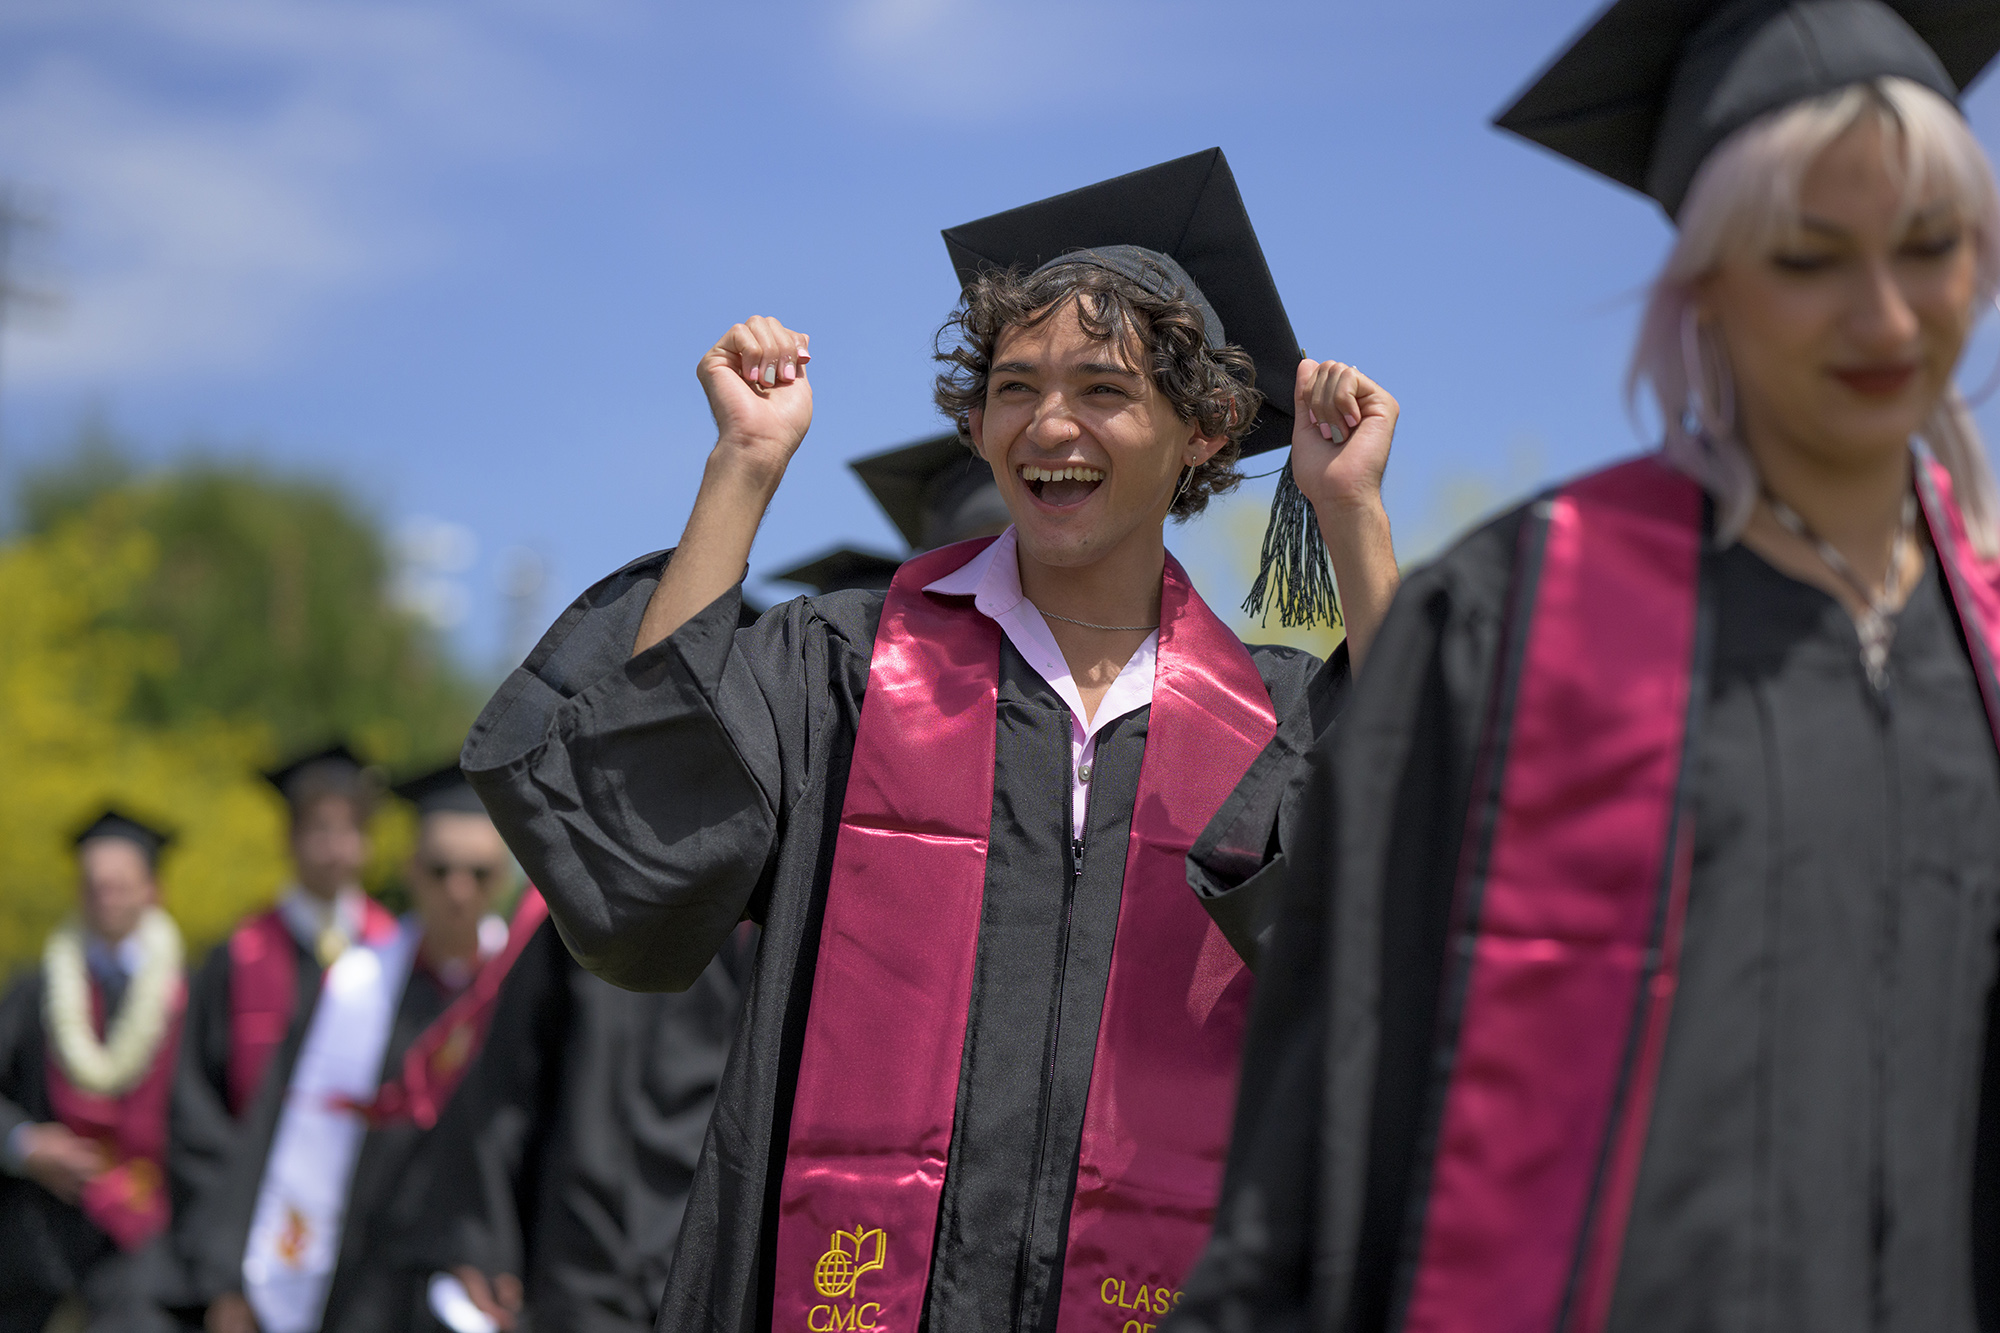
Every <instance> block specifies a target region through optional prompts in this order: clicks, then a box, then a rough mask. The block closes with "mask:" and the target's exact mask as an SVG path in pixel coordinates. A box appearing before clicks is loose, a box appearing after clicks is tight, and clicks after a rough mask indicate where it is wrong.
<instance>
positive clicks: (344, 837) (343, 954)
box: [169, 746, 508, 1333]
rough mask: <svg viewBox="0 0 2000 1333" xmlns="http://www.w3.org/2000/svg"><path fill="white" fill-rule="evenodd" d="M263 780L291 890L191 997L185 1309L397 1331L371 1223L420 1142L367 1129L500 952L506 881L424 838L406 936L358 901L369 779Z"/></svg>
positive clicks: (320, 761)
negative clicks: (277, 812)
mask: <svg viewBox="0 0 2000 1333" xmlns="http://www.w3.org/2000/svg"><path fill="white" fill-rule="evenodd" d="M268 776H269V778H270V780H271V782H272V783H273V785H275V786H276V787H277V788H278V790H279V791H280V792H281V793H282V794H283V796H284V799H285V802H286V805H287V808H288V810H289V814H290V821H291V823H290V828H291V851H292V858H293V863H294V866H295V868H296V872H297V881H296V882H295V883H294V884H293V885H291V886H290V887H288V888H287V889H286V890H285V891H284V892H283V893H282V895H281V896H280V897H279V900H278V903H277V905H276V906H274V907H273V908H271V909H270V910H268V911H266V912H262V913H259V914H257V915H255V916H253V917H251V918H250V919H249V920H247V921H245V922H244V923H243V924H242V925H240V926H238V927H237V928H236V930H235V931H234V932H233V933H232V934H231V935H230V937H229V939H228V941H227V942H226V943H225V944H223V945H221V946H219V947H217V948H216V949H215V950H214V951H213V952H212V953H211V954H210V955H209V957H208V959H207V960H206V961H205V962H204V963H203V965H202V967H201V969H200V970H199V972H198V973H197V974H196V976H195V978H194V981H193V984H192V987H191V999H190V1004H189V1010H188V1020H187V1029H186V1036H185V1040H184V1042H183V1045H182V1051H181V1060H180V1069H179V1075H178V1078H177V1080H176V1085H175V1090H174V1102H173V1132H172V1138H171V1151H170V1155H169V1161H170V1165H171V1174H172V1179H173V1185H174V1200H175V1208H176V1220H175V1228H174V1234H175V1240H176V1248H177V1250H178V1252H179V1255H180V1257H181V1259H182V1261H183V1263H184V1265H185V1268H186V1281H187V1284H188V1291H187V1292H186V1293H185V1295H184V1297H183V1300H184V1302H185V1305H186V1307H187V1312H188V1313H189V1314H190V1315H191V1316H193V1317H196V1318H198V1319H199V1320H201V1321H202V1322H205V1323H206V1324H207V1326H208V1327H209V1328H211V1329H213V1330H217V1333H248V1330H251V1329H261V1330H262V1333H308V1331H309V1330H315V1329H320V1328H322V1327H324V1328H376V1327H395V1326H397V1325H396V1322H394V1321H399V1320H401V1319H404V1318H406V1317H407V1308H408V1293H407V1292H406V1291H402V1290H399V1289H396V1288H394V1286H393V1284H390V1283H386V1282H385V1281H384V1280H383V1275H384V1272H385V1270H386V1267H387V1266H386V1265H385V1264H384V1262H383V1261H382V1257H381V1255H380V1253H379V1251H378V1250H376V1248H375V1247H376V1245H377V1244H378V1243H379V1238H378V1236H377V1234H376V1230H377V1229H376V1227H375V1222H376V1220H377V1218H378V1215H379V1214H381V1212H382V1211H383V1210H384V1209H386V1208H387V1207H388V1206H389V1205H390V1204H391V1203H392V1202H393V1201H394V1199H395V1197H396V1195H397V1193H398V1191H399V1189H400V1188H401V1185H402V1180H403V1171H404V1167H405V1165H406V1163H407V1158H408V1153H409V1149H410V1148H411V1146H412V1145H413V1144H414V1142H415V1138H416V1134H415V1132H414V1131H413V1130H412V1129H411V1127H409V1126H408V1125H404V1124H400V1123H388V1124H383V1125H382V1126H381V1127H380V1128H376V1129H371V1128H370V1121H369V1116H368V1114H367V1113H366V1112H367V1109H368V1108H371V1107H372V1106H373V1104H374V1102H375V1100H376V1098H377V1097H378V1095H379V1094H380V1093H381V1091H382V1087H381V1085H382V1083H383V1081H384V1079H385V1077H387V1078H392V1079H393V1078H394V1077H395V1076H396V1075H397V1073H398V1072H399V1071H400V1069H401V1066H402V1062H403V1060H404V1056H405V1055H406V1053H407V1052H408V1050H409V1048H410V1047H411V1045H412V1043H413V1042H415V1041H416V1040H417V1039H418V1037H419V1036H420V1035H421V1034H423V1033H424V1032H425V1031H426V1029H428V1028H429V1027H430V1026H431V1024H432V1023H433V1022H434V1021H435V1020H436V1019H437V1018H438V1017H439V1016H441V1015H442V1014H443V1013H444V1012H445V1010H446V1008H447V1006H448V1005H449V1004H450V1003H451V1002H452V1000H453V999H454V998H455V997H456V996H457V995H458V994H459V993H460V992H461V991H463V990H464V989H465V987H466V986H467V985H468V984H469V983H470V982H471V980H472V978H473V976H474V974H475V973H476V971H477V965H478V962H479V960H480V956H481V953H482V951H485V952H492V951H496V950H497V949H499V948H500V947H501V946H502V945H504V942H505V938H506V936H505V928H504V926H502V925H501V924H500V923H498V922H494V923H492V925H491V926H490V927H488V928H487V929H486V930H485V931H484V934H485V937H486V938H485V940H484V942H483V943H482V940H481V935H482V928H481V923H482V919H483V918H484V917H485V916H486V914H487V912H488V911H489V908H490V904H491V901H492V898H493V896H494V894H495V893H496V892H497V890H498V889H499V887H500V886H501V883H502V882H503V880H504V877H505V871H506V867H507V864H508V862H507V858H506V857H505V855H504V853H503V852H502V850H501V849H499V848H498V847H489V848H486V849H484V851H483V852H481V851H479V850H477V849H468V848H466V847H464V846H461V845H458V842H457V840H448V841H446V842H445V843H443V844H440V843H439V841H438V839H437V838H436V836H435V831H433V834H432V836H431V838H430V839H429V840H428V841H427V843H426V846H427V847H428V848H429V849H430V850H429V851H428V852H427V851H426V850H425V848H424V847H420V849H419V855H418V860H417V864H416V865H415V866H413V868H412V869H413V877H412V885H411V887H412V889H413V891H414V894H415V900H416V904H417V911H416V912H415V913H413V914H412V915H411V916H410V917H408V918H406V919H404V920H402V921H398V920H397V919H396V918H395V917H393V916H392V915H390V913H389V912H388V911H387V910H386V909H384V908H383V907H382V906H381V905H380V904H378V903H376V902H375V901H374V900H373V899H372V898H370V897H369V896H368V894H367V893H366V892H364V891H363V889H362V887H361V883H360V875H361V870H362V867H363V865H364V864H365V863H366V861H367V856H368V834H367V827H368V822H369V819H370V817H371V815H372V813H373V811H374V809H375V805H376V802H377V801H378V799H379V797H380V795H381V790H382V786H381V781H380V779H379V778H378V776H377V775H376V774H375V772H374V771H373V770H372V769H369V768H366V767H365V766H364V765H362V764H361V762H360V761H359V760H358V759H356V758H355V756H354V754H353V753H352V752H351V751H349V750H348V749H347V748H346V747H344V746H335V747H333V748H332V749H329V750H325V751H322V752H319V753H317V754H313V755H310V756H307V757H306V758H304V759H301V760H298V761H296V762H294V763H292V764H289V765H287V766H285V767H284V768H281V769H279V770H277V771H275V772H273V773H271V774H269V775H268ZM427 856H433V857H434V864H433V863H432V862H431V861H427V860H426V857H427ZM433 872H437V873H433Z"/></svg>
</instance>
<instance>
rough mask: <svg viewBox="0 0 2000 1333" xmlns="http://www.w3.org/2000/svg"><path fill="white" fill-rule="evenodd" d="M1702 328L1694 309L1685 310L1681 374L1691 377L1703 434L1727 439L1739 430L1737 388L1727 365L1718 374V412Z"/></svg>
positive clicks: (1697, 416)
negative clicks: (1711, 391) (1713, 407)
mask: <svg viewBox="0 0 2000 1333" xmlns="http://www.w3.org/2000/svg"><path fill="white" fill-rule="evenodd" d="M1701 343H1702V339H1701V328H1700V325H1699V324H1698V323H1697V322H1696V320H1695V314H1694V307H1693V306H1684V307H1682V309H1681V372H1682V374H1683V375H1684V376H1686V378H1687V383H1688V395H1689V397H1690V398H1692V399H1693V400H1694V416H1695V421H1696V422H1697V423H1698V424H1699V425H1700V426H1701V433H1702V435H1703V436H1704V437H1705V438H1706V439H1707V440H1709V441H1710V442H1714V441H1716V440H1723V439H1727V438H1728V437H1729V436H1730V434H1731V433H1732V432H1734V431H1735V429H1736V386H1735V385H1734V384H1733V383H1731V381H1730V378H1729V368H1728V366H1727V364H1726V363H1725V364H1721V365H1718V366H1717V367H1716V371H1715V393H1716V397H1717V398H1719V399H1721V403H1720V404H1719V406H1718V408H1717V409H1716V410H1713V411H1711V410H1710V408H1709V405H1708V379H1709V375H1708V358H1707V357H1705V356H1703V355H1702V350H1701Z"/></svg>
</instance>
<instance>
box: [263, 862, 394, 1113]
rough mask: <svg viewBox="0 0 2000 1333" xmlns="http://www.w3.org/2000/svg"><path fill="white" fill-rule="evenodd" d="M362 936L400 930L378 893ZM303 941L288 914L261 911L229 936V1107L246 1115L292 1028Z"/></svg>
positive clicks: (366, 908)
mask: <svg viewBox="0 0 2000 1333" xmlns="http://www.w3.org/2000/svg"><path fill="white" fill-rule="evenodd" d="M362 911H363V913H364V915H363V919H362V927H361V933H362V938H364V939H366V940H367V941H369V942H370V943H377V942H380V941H381V940H383V939H386V938H388V936H389V935H391V934H393V933H394V932H395V930H396V918H395V917H394V916H392V915H390V913H389V910H388V909H387V908H385V907H383V906H382V905H381V904H380V903H378V902H376V901H375V900H374V899H373V898H369V899H367V900H365V902H364V903H363V907H362ZM298 978H299V957H298V944H297V943H296V942H295V941H294V940H293V939H292V932H291V931H290V930H288V929H287V928H286V926H285V918H284V917H283V916H282V915H281V914H280V913H279V912H278V909H277V908H275V907H274V908H272V909H270V910H269V911H266V912H259V913H258V914H257V915H256V916H253V917H251V918H250V919H249V920H248V921H245V922H244V923H243V924H242V925H240V926H238V927H237V928H236V929H235V931H234V932H232V933H231V934H230V936H229V1062H228V1068H227V1075H226V1077H227V1082H228V1093H229V1113H230V1114H231V1115H233V1116H236V1117H237V1118H239V1119H240V1118H242V1115H243V1113H244V1112H245V1111H247V1110H248V1109H249V1108H250V1103H251V1102H252V1101H253V1100H255V1098H256V1096H257V1090H258V1089H259V1088H260V1087H262V1086H263V1083H264V1071H265V1070H266V1069H267V1068H269V1067H270V1064H271V1057H272V1056H273V1055H274V1054H276V1052H277V1049H278V1046H279V1044H280V1043H282V1042H283V1041H284V1040H285V1034H286V1033H288V1032H289V1031H291V1026H292V1016H293V1015H292V1010H293V1009H294V1008H295V1007H296V1006H297V1004H298Z"/></svg>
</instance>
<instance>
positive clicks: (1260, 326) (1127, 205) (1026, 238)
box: [944, 148, 1299, 456]
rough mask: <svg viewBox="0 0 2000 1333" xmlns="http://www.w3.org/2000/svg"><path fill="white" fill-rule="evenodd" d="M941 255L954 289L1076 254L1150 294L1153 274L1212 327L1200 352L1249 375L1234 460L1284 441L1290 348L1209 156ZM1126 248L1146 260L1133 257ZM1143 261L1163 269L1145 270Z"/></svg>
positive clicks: (1009, 215)
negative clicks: (1247, 424)
mask: <svg viewBox="0 0 2000 1333" xmlns="http://www.w3.org/2000/svg"><path fill="white" fill-rule="evenodd" d="M944 245H945V249H946V250H947V251H949V252H950V254H951V262H952V267H953V268H955V269H957V270H958V280H959V283H960V285H961V286H963V285H965V284H967V283H970V282H971V281H972V280H973V278H975V277H976V276H978V274H979V272H980V271H981V270H982V269H988V268H1000V269H1006V268H1021V269H1024V270H1033V269H1037V268H1040V267H1042V266H1043V265H1044V264H1047V263H1050V262H1051V261H1054V260H1058V259H1061V258H1063V257H1064V256H1065V255H1070V254H1072V253H1073V252H1075V251H1078V250H1092V251H1097V252H1098V254H1097V255H1096V256H1094V258H1097V259H1099V260H1101V261H1102V262H1103V264H1104V267H1107V268H1113V269H1115V270H1116V271H1118V272H1120V273H1123V274H1124V275H1125V276H1126V277H1128V278H1131V279H1133V280H1134V281H1135V282H1138V283H1139V284H1140V285H1141V286H1144V287H1147V288H1148V289H1149V290H1152V289H1154V287H1155V286H1156V285H1157V277H1158V274H1159V273H1160V272H1161V271H1162V270H1163V271H1164V273H1165V274H1166V275H1167V276H1168V277H1170V278H1172V279H1174V280H1175V281H1176V283H1177V284H1178V285H1183V286H1184V290H1183V292H1182V293H1181V294H1182V295H1183V296H1184V297H1185V298H1187V299H1188V300H1191V301H1193V302H1194V304H1195V305H1196V306H1199V307H1201V309H1202V312H1203V314H1204V315H1213V316H1215V322H1214V323H1212V324H1211V326H1210V330H1209V336H1210V341H1211V342H1218V341H1226V342H1232V343H1235V344H1236V345H1237V346H1239V347H1241V348H1242V349H1243V350H1244V351H1246V352H1248V353H1249V354H1250V357H1251V359H1252V360H1253V361H1255V362H1256V364H1257V387H1258V388H1260V389H1262V390H1263V392H1264V406H1263V409H1262V410H1261V411H1260V412H1259V413H1258V414H1257V424H1256V426H1255V427H1253V428H1252V429H1251V431H1250V434H1249V435H1248V436H1247V437H1246V438H1245V439H1244V441H1243V452H1244V454H1245V455H1246V456H1248V455H1250V454H1258V453H1262V452H1264V451H1265V450H1267V449H1279V448H1283V447H1284V446H1285V445H1288V444H1290V443H1291V442H1292V382H1293V380H1294V379H1295V378H1296V377H1297V375H1298V368H1299V340H1298V337H1297V335H1296V334H1294V333H1293V332H1292V321H1291V318H1290V317H1289V316H1288V315H1286V314H1285V303H1284V301H1283V300H1282V299H1280V298H1279V296H1278V285H1277V283H1275V282H1273V281H1272V280H1271V269H1270V266H1269V265H1268V264H1266V263H1265V262H1264V251H1263V248H1262V247H1261V246H1259V245H1258V244H1257V233H1256V231H1255V229H1253V228H1252V227H1251V225H1250V215H1249V213H1247V212H1246V211H1244V208H1243V196H1242V195H1241V194H1240V193H1238V192H1237V189H1236V177H1235V176H1234V175H1233V174H1232V173H1231V172H1230V170H1229V160H1228V159H1227V158H1225V157H1224V156H1223V155H1222V150H1221V149H1220V148H1210V149H1207V150H1205V151H1203V152H1199V153H1190V154H1189V155H1188V156H1186V157H1178V158H1175V159H1174V160H1173V161H1171V162H1162V163H1160V164H1159V165H1158V166H1154V167H1147V168H1145V169H1144V170H1143V171H1134V172H1131V173H1129V174H1128V175H1124V176H1118V177H1115V178H1113V179H1111V180H1108V181H1100V182H1099V183H1098V184H1096V185H1087V186H1085V187H1084V188H1083V189H1081V190H1071V191H1070V192H1069V193H1068V194H1059V195H1056V196H1055V197H1054V198H1051V199H1044V200H1041V201H1040V202H1039V203H1033V204H1025V205H1023V206H1022V207H1020V208H1010V209H1008V210H1007V211H1006V212H1005V213H995V214H994V215H993V216H992V217H990V218H981V219H980V220H979V221H977V222H968V223H966V224H965V225H963V226H959V227H949V228H947V229H946V230H945V232H944ZM1134 247H1136V248H1138V249H1141V250H1148V251H1153V252H1154V254H1153V255H1152V256H1136V255H1133V254H1131V253H1129V251H1130V250H1131V249H1132V248H1134ZM1146 258H1152V259H1154V260H1155V261H1157V260H1158V259H1161V258H1164V259H1165V260H1166V261H1167V263H1166V264H1157V263H1155V264H1154V265H1152V266H1148V265H1147V264H1145V263H1144V262H1143V260H1144V259H1146ZM1149 268H1150V271H1149Z"/></svg>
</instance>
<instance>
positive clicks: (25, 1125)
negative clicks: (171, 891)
mask: <svg viewBox="0 0 2000 1333" xmlns="http://www.w3.org/2000/svg"><path fill="white" fill-rule="evenodd" d="M168 841H169V838H168V836H167V835H166V834H165V833H162V832H160V831H159V830H158V829H155V828H152V827H150V826H148V825H147V824H145V823H142V822H141V821H139V820H137V819H134V818H132V817H131V816H129V815H126V814H123V813H120V812H119V811H116V810H107V811H105V812H104V813H103V814H102V815H100V816H99V817H98V818H97V819H95V820H93V821H92V822H91V823H90V824H89V825H88V826H87V827H86V828H85V829H84V830H83V831H82V832H81V833H80V834H78V835H77V839H76V854H77V870H78V881H79V893H78V902H77V911H76V914H75V915H74V916H73V917H71V918H70V919H69V920H67V921H65V922H64V923H63V924H62V925H61V926H59V927H58V928H57V929H56V931H55V932H54V934H52V935H51V936H50V937H49V941H48V944H47V946H46V947H45V949H44V950H43V953H42V963H41V966H40V967H39V968H37V969H34V970H32V971H30V972H29V973H27V974H26V975H25V976H22V977H21V978H19V979H18V980H17V981H16V982H15V983H14V985H13V986H12V987H11V988H10V989H9V990H8V992H7V995H6V998H5V999H4V1000H0V1168H4V1174H0V1330H6V1333H17V1331H18V1333H41V1329H42V1328H43V1326H44V1325H45V1324H47V1323H48V1322H49V1319H50V1316H51V1315H52V1314H53V1313H54V1311H55V1310H56V1309H57V1307H58V1306H59V1305H60V1304H62V1303H63V1302H64V1301H66V1300H67V1301H72V1302H75V1303H77V1304H80V1305H81V1307H82V1309H81V1311H80V1314H81V1318H80V1320H78V1321H77V1322H76V1325H75V1326H76V1327H80V1328H84V1329H88V1330H90V1333H158V1330H161V1329H170V1328H172V1327H173V1324H172V1321H171V1320H169V1319H168V1318H167V1317H166V1315H165V1314H164V1312H163V1311H162V1310H161V1309H160V1307H159V1305H158V1304H157V1301H158V1300H159V1299H160V1298H161V1297H162V1296H163V1295H165V1294H166V1290H165V1289H166V1287H167V1285H168V1284H170V1283H171V1282H172V1280H173V1273H172V1265H171V1264H170V1263H169V1262H168V1260H167V1257H166V1253H165V1249H164V1245H163V1242H162V1237H163V1235H164V1234H165V1231H166V1225H167V1196H166V1187H165V1176H164V1174H163V1159H164V1157H165V1155H166V1141H167V1096H168V1093H169V1090H170V1088H171V1086H172V1081H173V1069H174V1057H175V1052H176V1049H177V1046H178V1043H179V1039H180V1027H181V1013H182V1010H183V1009H184V1008H185V1006H186V1002H187V985H186V982H185V979H184V976H183V971H182V964H181V937H180V931H179V930H178V929H177V928H176V927H175V926H174V922H173V918H172V917H170V916H168V915H167V913H166V912H165V911H164V910H163V909H162V908H161V907H160V889H159V881H158V878H157V872H158V868H159V856H160V852H161V849H162V848H164V847H165V846H166V844H167V842H168Z"/></svg>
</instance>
